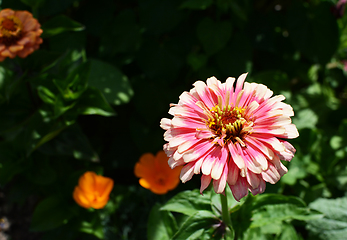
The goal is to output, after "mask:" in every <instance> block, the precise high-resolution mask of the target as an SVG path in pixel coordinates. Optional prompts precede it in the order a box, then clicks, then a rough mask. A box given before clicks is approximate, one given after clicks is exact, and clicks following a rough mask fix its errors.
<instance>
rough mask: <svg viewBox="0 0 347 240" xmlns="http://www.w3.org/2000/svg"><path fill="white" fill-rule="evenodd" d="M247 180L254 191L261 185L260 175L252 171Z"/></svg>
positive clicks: (247, 175)
mask: <svg viewBox="0 0 347 240" xmlns="http://www.w3.org/2000/svg"><path fill="white" fill-rule="evenodd" d="M246 179H247V182H248V184H249V185H250V186H251V188H252V189H254V188H257V187H258V186H259V184H260V179H259V178H258V174H255V173H252V172H251V171H248V172H247V173H246Z"/></svg>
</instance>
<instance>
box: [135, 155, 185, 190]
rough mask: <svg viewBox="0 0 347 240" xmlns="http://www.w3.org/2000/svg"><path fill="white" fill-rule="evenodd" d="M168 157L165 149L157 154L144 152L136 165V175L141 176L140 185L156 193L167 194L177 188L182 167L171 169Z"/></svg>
mask: <svg viewBox="0 0 347 240" xmlns="http://www.w3.org/2000/svg"><path fill="white" fill-rule="evenodd" d="M168 159H169V158H168V157H167V156H166V154H165V152H164V151H159V152H158V153H157V155H156V156H154V155H153V154H151V153H145V154H143V155H142V156H141V157H140V160H139V162H137V163H136V165H135V175H136V177H139V178H140V180H139V183H140V185H141V186H142V187H144V188H147V189H149V190H151V191H152V192H153V193H155V194H165V193H167V192H168V191H169V190H173V189H175V188H176V187H177V185H178V184H179V182H180V179H179V176H180V172H181V167H179V168H175V169H171V168H170V167H169V165H168V163H167V161H168Z"/></svg>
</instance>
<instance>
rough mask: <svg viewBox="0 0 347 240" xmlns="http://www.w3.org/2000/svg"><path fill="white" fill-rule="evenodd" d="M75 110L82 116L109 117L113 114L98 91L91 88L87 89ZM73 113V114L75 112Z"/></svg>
mask: <svg viewBox="0 0 347 240" xmlns="http://www.w3.org/2000/svg"><path fill="white" fill-rule="evenodd" d="M75 108H76V112H77V113H79V114H84V115H101V116H105V117H109V116H113V115H114V114H115V112H114V110H113V108H112V107H111V106H110V105H109V104H108V102H107V101H106V99H105V98H104V95H103V94H102V93H101V92H100V90H98V89H96V88H93V87H89V88H88V89H87V90H86V91H85V92H84V93H83V95H82V96H81V97H80V99H79V101H78V104H76V106H75ZM75 108H73V109H71V110H70V111H72V110H74V109H75ZM73 112H74V113H75V111H73Z"/></svg>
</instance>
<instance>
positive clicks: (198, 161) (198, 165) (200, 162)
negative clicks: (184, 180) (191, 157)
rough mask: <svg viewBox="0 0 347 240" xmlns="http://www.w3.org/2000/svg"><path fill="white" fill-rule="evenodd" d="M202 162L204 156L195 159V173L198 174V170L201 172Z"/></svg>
mask: <svg viewBox="0 0 347 240" xmlns="http://www.w3.org/2000/svg"><path fill="white" fill-rule="evenodd" d="M203 162H204V158H199V160H197V161H196V162H195V165H194V173H195V174H200V172H201V165H202V163H203Z"/></svg>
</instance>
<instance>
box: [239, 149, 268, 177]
mask: <svg viewBox="0 0 347 240" xmlns="http://www.w3.org/2000/svg"><path fill="white" fill-rule="evenodd" d="M241 155H242V158H243V159H244V160H245V164H246V167H247V169H248V170H250V171H252V172H253V173H261V172H262V171H263V170H262V167H261V165H260V164H259V163H258V162H257V161H256V160H255V159H254V158H253V157H252V156H250V155H249V153H248V152H247V151H246V150H243V151H242V153H241ZM241 173H242V172H241ZM245 176H246V175H245Z"/></svg>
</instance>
